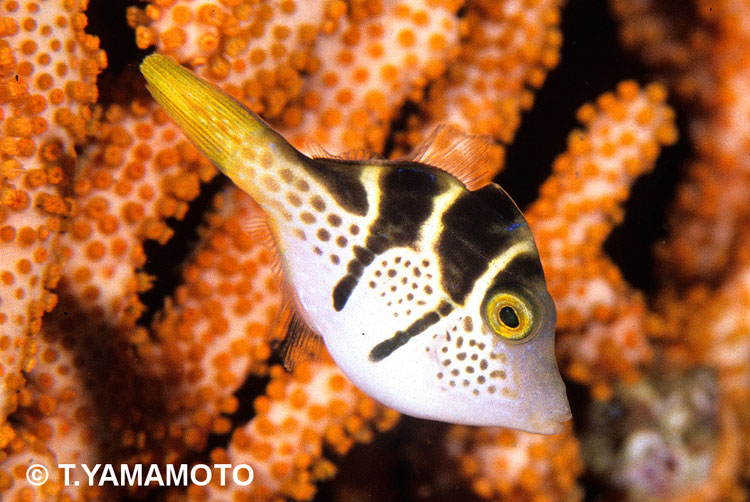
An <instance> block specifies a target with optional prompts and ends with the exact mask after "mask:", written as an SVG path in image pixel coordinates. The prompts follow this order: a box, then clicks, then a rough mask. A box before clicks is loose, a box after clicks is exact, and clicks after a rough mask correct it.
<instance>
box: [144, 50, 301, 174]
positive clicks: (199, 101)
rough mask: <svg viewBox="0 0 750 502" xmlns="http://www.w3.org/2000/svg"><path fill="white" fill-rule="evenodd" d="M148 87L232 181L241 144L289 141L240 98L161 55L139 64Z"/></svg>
mask: <svg viewBox="0 0 750 502" xmlns="http://www.w3.org/2000/svg"><path fill="white" fill-rule="evenodd" d="M141 72H142V73H143V76H144V77H146V82H147V85H146V87H147V88H148V90H149V92H151V94H152V95H153V96H154V98H155V99H156V101H158V102H159V104H160V105H161V106H162V107H163V108H164V109H165V110H166V112H167V113H168V114H169V115H170V116H171V117H172V118H173V119H174V120H175V121H176V122H177V124H178V125H179V126H180V128H181V129H182V130H183V132H184V133H185V135H186V136H187V137H188V138H190V140H191V141H192V142H193V143H195V145H196V146H197V147H198V148H199V149H200V150H201V151H203V153H205V154H206V156H207V157H208V158H209V159H210V160H211V161H212V162H213V163H214V164H215V165H216V167H218V168H219V169H220V170H221V171H222V172H223V173H224V174H226V175H227V176H229V177H230V178H232V179H233V180H235V182H236V181H237V180H236V176H237V169H238V167H239V166H238V165H237V163H236V162H235V159H236V156H237V153H238V151H240V150H241V147H242V146H247V145H253V144H255V145H258V146H260V145H263V146H268V145H270V144H275V146H276V147H277V152H278V151H279V150H280V149H282V150H283V149H287V148H291V146H290V145H289V144H288V143H287V142H286V141H285V140H284V139H283V138H282V137H281V136H280V135H279V134H277V133H276V132H275V131H274V130H273V129H271V128H270V127H269V126H268V125H267V124H266V123H265V122H263V120H262V119H260V118H259V117H258V116H257V115H255V114H254V113H253V112H252V111H251V110H249V109H248V108H247V107H245V106H244V105H243V104H242V103H240V102H239V101H237V100H236V99H234V98H233V97H231V96H229V95H228V94H226V93H224V92H222V91H221V90H220V89H218V88H217V87H216V86H214V85H212V84H210V83H208V82H206V81H205V80H203V79H201V78H199V77H198V76H197V75H195V73H193V72H191V71H190V70H188V69H187V68H185V67H183V66H181V65H180V64H178V63H176V62H175V61H173V60H172V59H170V58H168V57H166V56H162V55H160V54H151V55H150V56H147V57H146V58H145V59H144V60H143V62H142V63H141Z"/></svg>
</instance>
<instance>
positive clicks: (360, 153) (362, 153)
mask: <svg viewBox="0 0 750 502" xmlns="http://www.w3.org/2000/svg"><path fill="white" fill-rule="evenodd" d="M334 158H336V159H341V160H377V159H382V158H383V157H381V156H380V155H378V154H377V153H375V152H373V151H371V150H365V149H364V148H355V149H353V150H347V151H345V152H342V153H340V154H338V155H337V156H336V157H334Z"/></svg>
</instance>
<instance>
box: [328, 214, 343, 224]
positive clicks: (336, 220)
mask: <svg viewBox="0 0 750 502" xmlns="http://www.w3.org/2000/svg"><path fill="white" fill-rule="evenodd" d="M326 221H328V223H329V224H330V225H331V226H332V227H338V226H339V225H341V216H339V215H338V214H329V215H328V217H327V218H326Z"/></svg>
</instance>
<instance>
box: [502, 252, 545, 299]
mask: <svg viewBox="0 0 750 502" xmlns="http://www.w3.org/2000/svg"><path fill="white" fill-rule="evenodd" d="M532 281H538V284H537V285H536V287H538V288H539V289H544V288H546V283H545V281H544V271H543V270H542V263H541V261H540V260H539V254H538V253H536V252H533V251H531V250H529V251H525V252H523V253H519V254H517V255H516V256H514V257H513V258H512V259H511V260H510V261H509V262H508V263H507V264H506V265H505V267H503V269H502V270H501V271H500V272H498V274H497V275H496V276H495V277H494V278H493V279H492V284H491V285H490V287H489V288H488V289H493V288H494V287H495V286H496V285H498V284H500V283H503V282H505V283H509V282H523V283H527V284H529V283H531V282H532Z"/></svg>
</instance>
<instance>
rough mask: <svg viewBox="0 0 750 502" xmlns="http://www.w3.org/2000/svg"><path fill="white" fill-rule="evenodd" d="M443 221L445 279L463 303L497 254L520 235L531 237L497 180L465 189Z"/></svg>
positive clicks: (447, 288) (441, 253)
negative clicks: (475, 187) (478, 188)
mask: <svg viewBox="0 0 750 502" xmlns="http://www.w3.org/2000/svg"><path fill="white" fill-rule="evenodd" d="M442 224H443V228H442V230H441V233H440V236H439V238H438V242H437V256H438V261H439V264H440V277H441V283H442V286H443V289H445V291H446V292H447V293H448V295H449V296H450V298H451V300H453V301H454V302H455V303H458V304H460V305H463V303H464V301H465V300H466V296H467V295H468V294H469V292H471V289H472V287H473V286H474V282H475V281H476V280H477V279H479V277H480V276H481V275H482V274H484V272H485V271H486V270H487V267H488V266H489V263H490V261H491V260H492V259H493V258H495V257H496V256H498V255H499V254H500V253H501V252H502V251H504V250H505V249H507V248H508V247H510V246H511V245H513V244H515V243H516V242H518V240H519V239H525V238H531V234H530V231H529V230H528V225H527V224H526V221H525V220H524V219H523V216H522V215H521V212H520V211H519V210H518V208H517V207H516V204H515V203H514V202H513V201H512V200H511V198H510V197H509V196H508V194H506V193H505V191H504V190H503V189H502V188H500V187H499V186H497V185H494V184H490V185H487V186H486V187H484V188H482V189H480V190H477V191H475V192H464V193H462V194H461V195H460V196H459V197H458V198H457V199H456V200H455V201H454V202H453V204H451V206H450V207H449V208H448V209H447V210H446V211H445V213H444V214H443V217H442ZM521 229H526V230H527V231H526V232H524V231H522V230H521Z"/></svg>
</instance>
